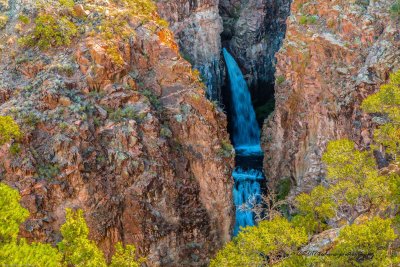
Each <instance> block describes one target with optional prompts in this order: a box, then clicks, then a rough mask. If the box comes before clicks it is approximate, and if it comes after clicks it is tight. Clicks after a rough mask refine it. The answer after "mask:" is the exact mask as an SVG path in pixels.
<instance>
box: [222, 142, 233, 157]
mask: <svg viewBox="0 0 400 267" xmlns="http://www.w3.org/2000/svg"><path fill="white" fill-rule="evenodd" d="M234 151H235V149H234V148H233V146H232V144H231V142H230V141H229V140H222V141H221V148H220V149H219V151H218V155H219V156H221V157H223V158H229V157H231V156H232V155H233V153H234Z"/></svg>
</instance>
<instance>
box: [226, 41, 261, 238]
mask: <svg viewBox="0 0 400 267" xmlns="http://www.w3.org/2000/svg"><path fill="white" fill-rule="evenodd" d="M223 54H224V58H225V63H226V67H227V69H228V76H229V81H230V91H231V107H232V109H231V113H232V120H231V122H232V133H231V134H232V140H233V145H234V147H235V150H236V155H237V156H238V157H241V159H242V160H241V166H237V167H236V168H235V170H234V171H233V174H232V176H233V179H234V180H235V186H234V189H233V198H234V204H235V207H236V221H235V226H234V231H233V234H234V235H235V236H236V235H237V234H238V233H239V231H240V228H241V227H246V226H253V225H254V223H255V222H254V215H253V213H252V211H251V210H250V208H251V207H252V205H253V204H255V203H257V202H259V200H260V197H261V186H260V182H261V180H263V179H264V176H263V173H262V172H261V168H262V167H261V166H260V170H257V169H255V168H254V166H246V163H249V162H251V161H252V160H251V158H257V157H260V156H261V157H262V150H261V146H260V128H259V126H258V123H257V120H256V114H255V112H254V108H253V105H252V103H251V95H250V92H249V89H248V87H247V84H246V81H245V79H244V77H243V74H242V72H241V70H240V68H239V66H238V64H237V63H236V61H235V59H234V58H233V57H232V55H231V54H229V52H228V51H227V50H226V49H225V48H224V49H223ZM243 158H245V160H243ZM246 158H248V159H246ZM261 162H262V161H261ZM260 165H261V164H260Z"/></svg>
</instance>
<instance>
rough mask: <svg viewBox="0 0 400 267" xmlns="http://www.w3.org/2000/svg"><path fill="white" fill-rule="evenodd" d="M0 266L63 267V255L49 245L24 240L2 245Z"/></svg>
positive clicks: (0, 246) (0, 245) (0, 247)
mask: <svg viewBox="0 0 400 267" xmlns="http://www.w3.org/2000/svg"><path fill="white" fill-rule="evenodd" d="M0 266H35V267H42V266H46V267H58V266H63V264H62V255H61V254H60V253H59V252H58V250H57V249H56V248H53V247H52V246H51V245H49V244H41V243H31V244H28V243H27V242H26V241H25V240H24V239H20V240H18V241H12V242H10V243H6V244H0Z"/></svg>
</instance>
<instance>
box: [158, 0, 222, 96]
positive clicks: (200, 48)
mask: <svg viewBox="0 0 400 267" xmlns="http://www.w3.org/2000/svg"><path fill="white" fill-rule="evenodd" d="M157 6H158V10H159V13H160V15H161V16H162V17H163V18H165V19H166V20H168V22H169V23H170V28H171V30H172V31H173V32H174V33H175V37H176V39H177V41H178V44H179V47H180V50H181V53H182V54H183V56H184V57H185V58H186V59H187V60H189V61H190V62H191V63H192V64H193V66H194V67H195V68H197V69H198V70H199V71H200V72H201V74H202V79H203V81H204V82H205V83H206V85H207V95H208V97H209V98H210V99H220V97H221V91H220V89H221V86H222V84H223V75H222V73H223V63H222V62H221V49H222V48H221V37H220V34H221V33H222V30H223V29H222V20H221V17H220V16H219V11H218V0H204V1H203V0H201V1H189V0H179V1H169V0H162V1H159V2H157Z"/></svg>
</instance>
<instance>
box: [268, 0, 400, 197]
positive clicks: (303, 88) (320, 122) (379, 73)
mask: <svg viewBox="0 0 400 267" xmlns="http://www.w3.org/2000/svg"><path fill="white" fill-rule="evenodd" d="M393 3H394V1H392V0H387V1H372V0H371V1H338V0H331V1H326V0H317V1H308V2H307V1H303V0H295V1H293V3H292V5H291V15H290V17H289V18H288V20H287V24H288V25H287V32H286V39H285V41H284V44H283V47H282V48H281V50H280V51H279V53H278V54H277V60H278V63H277V73H276V81H277V86H276V88H275V90H276V94H275V98H276V106H275V108H276V110H275V112H274V114H273V115H272V116H271V117H270V118H269V119H268V120H266V122H265V125H264V129H263V142H264V149H265V155H266V156H265V160H264V167H265V170H266V173H267V174H268V176H269V177H271V178H272V179H274V180H279V179H282V178H290V179H291V180H292V184H293V185H294V186H295V187H294V188H295V191H304V190H306V191H307V190H309V189H310V188H312V187H313V186H314V185H315V184H316V183H318V182H320V181H321V179H323V177H324V171H323V165H322V163H321V155H322V153H323V151H324V149H325V145H326V143H327V142H328V141H329V140H332V139H338V138H350V139H352V140H354V141H356V143H357V144H358V145H359V146H360V147H361V148H362V147H367V146H368V145H369V143H370V138H371V132H370V130H371V129H373V128H374V124H376V123H379V119H378V118H371V117H369V116H367V115H365V114H364V113H362V112H361V110H360V108H359V105H360V102H361V100H362V99H363V98H365V97H366V96H367V95H368V94H371V93H372V92H374V91H376V90H377V89H378V88H379V85H380V84H382V83H384V82H385V81H387V79H388V75H389V73H390V72H392V71H394V70H396V69H398V68H399V67H400V49H399V48H400V31H399V29H400V25H399V22H398V18H394V17H392V16H391V14H390V12H389V10H390V8H391V6H392V5H393Z"/></svg>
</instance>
